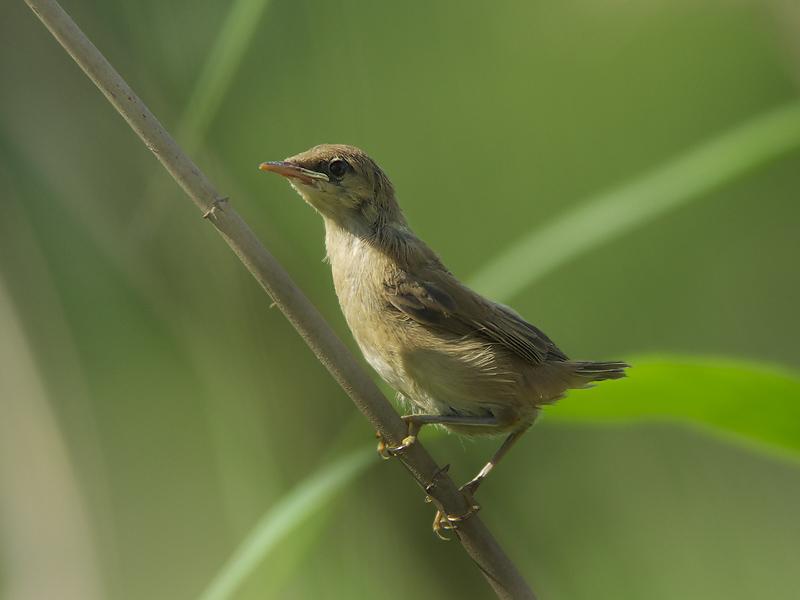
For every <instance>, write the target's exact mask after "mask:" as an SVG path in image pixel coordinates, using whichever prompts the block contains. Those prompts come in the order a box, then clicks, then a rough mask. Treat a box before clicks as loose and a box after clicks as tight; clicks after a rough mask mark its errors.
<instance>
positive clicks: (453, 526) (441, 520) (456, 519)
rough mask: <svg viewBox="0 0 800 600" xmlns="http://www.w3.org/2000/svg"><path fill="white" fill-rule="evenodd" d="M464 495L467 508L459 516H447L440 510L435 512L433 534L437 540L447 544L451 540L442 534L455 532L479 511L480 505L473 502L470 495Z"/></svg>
mask: <svg viewBox="0 0 800 600" xmlns="http://www.w3.org/2000/svg"><path fill="white" fill-rule="evenodd" d="M464 495H465V497H466V498H467V501H468V502H469V508H467V510H466V511H464V512H463V513H461V514H460V515H448V514H445V513H444V512H442V511H441V510H437V511H436V516H434V517H433V533H435V534H436V535H437V536H438V537H439V539H442V540H444V541H446V542H449V541H450V540H451V539H453V538H451V537H449V536H448V535H446V534H445V533H444V532H445V531H455V530H457V529H458V528H459V527H461V524H462V523H463V522H464V521H466V520H467V519H469V518H470V517H471V516H472V515H474V514H475V513H476V512H478V511H479V510H480V509H481V506H480V504H478V503H477V502H475V500H474V499H473V498H472V496H471V495H470V494H464Z"/></svg>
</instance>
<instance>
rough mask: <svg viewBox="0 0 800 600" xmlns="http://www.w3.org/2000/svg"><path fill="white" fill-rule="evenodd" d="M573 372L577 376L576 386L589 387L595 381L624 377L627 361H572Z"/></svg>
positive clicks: (627, 365)
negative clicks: (577, 384) (577, 383)
mask: <svg viewBox="0 0 800 600" xmlns="http://www.w3.org/2000/svg"><path fill="white" fill-rule="evenodd" d="M572 365H573V368H574V371H573V372H574V373H575V375H576V376H577V378H578V382H579V386H578V387H589V386H590V385H591V384H592V383H593V382H595V381H605V380H606V379H621V378H622V377H625V369H627V368H628V367H630V365H629V364H628V363H624V362H621V361H609V362H590V361H586V362H573V363H572Z"/></svg>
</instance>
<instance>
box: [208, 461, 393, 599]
mask: <svg viewBox="0 0 800 600" xmlns="http://www.w3.org/2000/svg"><path fill="white" fill-rule="evenodd" d="M376 463H377V460H376V459H375V453H374V452H373V451H372V449H370V450H358V451H356V452H351V453H350V454H347V455H345V456H343V457H342V458H340V459H339V460H337V461H336V462H335V463H333V464H329V465H324V466H323V467H321V468H320V469H319V470H318V471H316V472H315V473H312V474H311V475H309V476H308V477H306V479H305V480H304V481H302V482H301V483H300V485H298V486H297V487H296V488H294V490H292V491H290V492H289V493H288V494H286V495H285V496H284V498H283V499H282V500H280V501H279V502H277V503H276V504H275V505H274V506H273V507H272V508H271V509H269V510H268V511H267V512H266V513H265V514H264V516H262V517H261V520H260V521H259V522H258V523H257V524H256V526H255V527H254V528H253V530H252V531H251V532H250V534H249V535H248V536H247V537H246V538H245V539H244V541H243V542H242V543H241V544H240V545H239V547H238V548H237V549H236V550H235V551H234V553H233V556H231V558H230V559H229V560H228V561H227V562H226V563H225V564H224V565H223V566H222V569H221V570H220V572H219V573H218V574H217V576H216V577H215V578H214V579H213V580H212V581H211V583H210V584H209V586H208V587H207V588H206V590H205V591H204V592H203V593H202V594H200V596H199V598H200V600H222V599H223V598H230V597H231V594H232V593H233V592H235V591H236V589H237V588H238V587H239V586H240V585H241V584H242V582H243V581H244V580H245V579H246V578H247V576H248V575H250V573H252V572H253V570H254V569H255V568H256V567H257V566H258V565H259V564H260V563H262V562H263V561H264V560H265V559H266V558H267V557H268V556H269V554H270V553H271V552H273V551H274V550H275V549H276V548H277V547H278V544H280V542H281V541H283V540H284V539H285V538H286V537H287V536H288V535H289V534H290V533H291V532H292V530H293V529H296V528H297V527H300V526H301V525H303V524H304V523H305V522H306V520H307V519H308V518H309V517H311V516H312V515H313V514H315V513H316V512H318V511H320V510H322V509H323V508H324V507H325V506H327V504H328V502H329V501H330V500H331V499H332V498H333V496H334V495H335V494H337V493H339V492H341V491H342V490H343V489H344V488H345V486H347V485H348V484H349V483H350V482H351V481H353V480H354V479H355V478H356V476H357V475H358V474H359V473H361V472H362V471H364V470H366V468H367V467H368V466H370V465H371V464H376Z"/></svg>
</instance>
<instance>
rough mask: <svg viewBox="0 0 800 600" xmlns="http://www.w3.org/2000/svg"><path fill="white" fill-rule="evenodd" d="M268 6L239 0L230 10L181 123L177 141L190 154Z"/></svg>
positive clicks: (259, 0)
mask: <svg viewBox="0 0 800 600" xmlns="http://www.w3.org/2000/svg"><path fill="white" fill-rule="evenodd" d="M268 4H269V0H236V2H234V3H233V4H232V6H231V8H230V10H229V11H228V16H227V17H226V19H225V22H224V23H223V25H222V29H221V30H220V33H219V36H217V39H216V41H215V42H214V46H213V47H212V48H211V51H210V52H209V53H208V57H207V58H206V60H205V63H204V64H203V70H202V71H201V72H200V76H199V77H198V79H197V82H196V83H195V85H194V87H193V89H192V94H191V96H190V97H189V103H188V105H187V107H186V110H185V111H184V113H183V116H182V117H181V120H180V123H179V124H178V129H177V132H178V138H179V139H181V140H182V142H183V144H184V146H185V147H186V150H187V152H189V153H192V152H194V150H196V149H197V147H198V145H199V144H200V142H201V141H202V139H203V137H205V134H206V131H207V130H208V127H209V126H210V125H211V122H212V121H213V120H214V116H215V115H216V114H217V111H218V110H219V107H220V105H221V104H222V101H223V100H224V98H225V94H226V93H227V91H228V89H229V88H230V85H231V82H232V81H233V78H234V76H235V75H236V73H237V71H238V69H239V64H240V63H241V62H242V58H243V57H244V55H245V52H246V51H247V48H248V46H249V45H250V42H251V41H252V39H253V36H254V35H255V32H256V30H257V28H258V25H259V24H260V22H261V16H262V15H263V14H264V11H265V10H266V8H267V5H268Z"/></svg>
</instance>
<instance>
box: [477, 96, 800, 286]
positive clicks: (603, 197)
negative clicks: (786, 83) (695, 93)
mask: <svg viewBox="0 0 800 600" xmlns="http://www.w3.org/2000/svg"><path fill="white" fill-rule="evenodd" d="M797 147H800V104H792V105H789V106H785V107H782V108H778V109H775V110H773V111H771V112H767V113H764V114H761V115H758V116H757V117H754V118H753V119H751V120H750V121H748V122H746V123H744V124H743V125H740V126H738V127H736V128H735V129H732V130H729V131H727V132H725V133H723V134H722V135H720V136H718V137H716V138H714V139H711V140H708V141H706V142H705V143H703V144H701V145H700V146H698V147H696V148H694V149H691V150H688V151H686V152H685V153H684V154H682V155H680V156H678V157H676V158H674V159H673V160H672V161H670V162H668V163H666V164H664V165H662V166H660V167H658V168H656V169H654V170H653V171H651V172H649V173H645V174H644V175H642V176H640V177H638V178H637V179H634V180H632V181H630V182H628V183H626V184H624V185H622V186H621V187H619V188H616V189H614V190H611V191H608V192H605V193H601V194H599V195H596V196H592V197H591V198H588V199H587V200H585V201H584V202H581V203H579V204H578V205H577V206H576V207H574V208H572V209H571V210H568V211H567V212H566V213H565V214H563V215H562V216H560V217H558V218H556V219H555V220H554V221H552V222H551V223H550V224H548V225H545V226H544V227H542V228H538V227H537V228H536V229H534V230H533V231H531V232H530V233H529V234H528V235H527V236H523V237H522V238H521V239H519V240H517V241H515V242H513V243H512V244H511V245H510V246H509V247H508V248H507V249H506V250H505V251H503V252H501V253H500V254H499V255H498V256H496V257H495V258H493V259H490V260H489V262H488V263H486V264H485V265H484V266H483V267H482V268H480V269H479V270H478V272H477V273H476V274H475V275H473V277H472V278H471V279H470V285H471V286H472V287H474V288H475V289H477V290H478V291H480V292H482V293H485V294H487V295H488V296H489V297H491V298H495V299H497V300H508V299H510V298H513V297H514V296H515V295H516V294H518V293H519V292H521V291H522V290H524V289H525V288H527V287H528V286H530V285H531V284H533V283H535V282H536V281H539V280H540V279H542V278H543V277H545V276H546V275H547V274H548V273H551V272H553V271H555V270H556V269H558V268H559V267H561V266H563V265H564V264H566V263H567V262H569V261H570V260H573V259H575V258H576V257H578V256H580V255H582V254H585V253H587V252H589V251H591V250H592V249H594V248H596V247H597V246H599V245H601V244H603V243H606V242H609V241H611V240H613V239H615V238H617V237H619V236H621V235H624V234H626V233H627V232H629V231H631V230H633V229H635V228H637V227H642V226H644V225H647V224H648V223H650V222H651V221H653V220H654V219H656V218H657V217H660V216H661V215H663V214H665V213H667V212H669V211H671V210H675V209H677V208H679V207H681V206H683V205H685V204H688V203H689V202H691V201H693V200H699V199H701V198H703V197H705V196H706V195H707V194H708V193H709V192H711V191H713V190H714V189H716V188H718V187H720V186H722V185H724V184H726V183H728V182H730V181H732V180H734V179H736V178H737V177H741V176H743V175H745V174H746V173H749V172H750V171H752V170H753V169H755V168H757V167H759V166H761V165H763V164H765V163H768V162H769V161H771V160H774V159H776V158H778V157H780V156H781V155H783V154H785V153H787V152H788V151H790V150H792V149H793V148H797ZM520 265H524V268H520Z"/></svg>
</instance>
